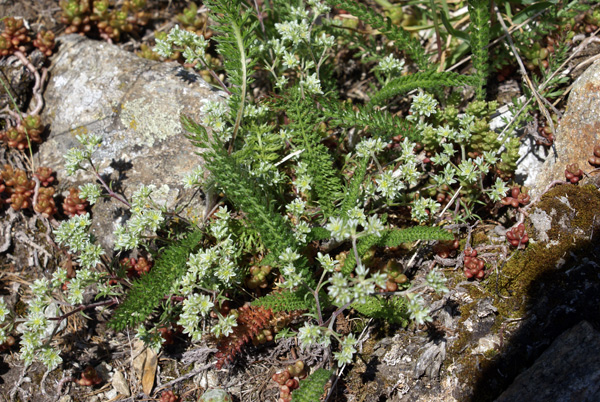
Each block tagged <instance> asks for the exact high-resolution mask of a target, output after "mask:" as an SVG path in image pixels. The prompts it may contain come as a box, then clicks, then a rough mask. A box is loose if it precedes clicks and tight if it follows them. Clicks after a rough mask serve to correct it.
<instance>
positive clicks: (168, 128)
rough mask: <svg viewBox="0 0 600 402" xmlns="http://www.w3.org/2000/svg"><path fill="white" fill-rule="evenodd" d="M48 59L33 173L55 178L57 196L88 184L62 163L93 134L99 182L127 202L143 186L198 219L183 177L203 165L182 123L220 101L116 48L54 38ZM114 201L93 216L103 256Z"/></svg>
mask: <svg viewBox="0 0 600 402" xmlns="http://www.w3.org/2000/svg"><path fill="white" fill-rule="evenodd" d="M59 43H60V44H59V51H58V53H57V54H56V55H55V56H54V57H53V58H52V64H51V66H50V69H49V70H50V79H49V82H48V85H47V88H46V91H45V93H44V98H45V101H46V108H45V110H44V115H43V121H44V122H48V123H49V124H50V127H49V131H50V134H49V138H48V139H47V140H46V141H45V142H44V143H43V144H42V145H41V147H40V150H39V153H38V155H37V158H38V160H37V161H36V162H37V164H38V165H41V166H49V167H52V168H53V169H54V170H55V171H56V172H57V176H58V177H57V178H58V180H59V183H60V190H61V191H62V192H63V194H65V193H66V190H67V188H68V187H71V186H78V185H80V184H84V183H87V182H94V181H96V178H95V177H94V174H93V172H91V171H87V172H79V173H77V174H76V175H74V176H67V174H66V172H65V170H64V159H63V156H64V155H65V154H66V152H67V150H69V148H72V147H77V146H79V143H78V141H77V139H76V135H78V134H92V133H93V134H97V135H100V136H101V137H102V139H103V141H102V144H101V146H100V147H98V148H97V150H96V151H95V153H94V154H93V157H92V158H93V162H94V165H95V167H96V168H97V169H98V171H99V172H100V174H101V175H102V177H103V178H104V179H105V180H106V181H107V182H109V181H112V185H113V188H114V189H115V190H116V191H117V192H118V193H120V194H123V195H124V196H125V197H126V198H129V197H131V195H132V194H133V192H134V191H135V190H136V189H138V188H139V186H140V185H141V184H145V185H155V186H157V188H158V189H159V190H160V191H158V192H157V194H155V195H154V196H153V199H154V200H155V201H158V202H159V203H160V202H165V203H166V205H167V206H168V208H170V209H173V208H175V207H177V206H179V205H182V203H184V202H185V203H186V205H188V206H190V205H191V206H192V207H188V208H187V209H186V211H185V213H186V214H187V216H188V217H191V218H192V219H195V218H198V217H199V216H201V215H202V213H203V212H204V207H203V204H202V200H200V199H196V200H191V197H192V196H193V192H191V191H190V190H184V188H183V184H182V177H183V176H185V175H186V174H187V173H188V172H190V171H191V170H192V169H193V168H195V167H196V166H197V165H198V164H199V163H201V159H200V157H199V156H198V155H197V154H196V152H197V151H198V149H197V148H194V147H193V146H191V144H190V142H189V140H187V139H186V138H185V136H184V134H185V133H184V130H183V129H182V126H181V124H180V120H179V118H180V115H181V114H186V115H189V116H191V117H192V118H193V119H195V120H196V121H199V120H201V112H200V110H201V107H202V105H203V104H204V102H206V101H209V100H210V101H218V100H222V99H223V98H222V93H221V92H218V91H215V90H213V89H211V87H210V86H209V85H208V84H207V83H206V82H205V81H203V80H202V79H201V78H200V76H199V75H198V74H195V73H194V72H190V71H187V70H185V69H184V68H182V67H181V66H180V65H178V64H176V63H160V62H156V61H151V60H146V59H143V58H140V57H138V56H136V55H134V54H132V53H129V52H126V51H124V50H122V49H120V48H119V47H117V46H114V45H111V44H108V43H104V42H97V41H92V40H89V39H85V38H83V37H81V36H77V35H69V36H63V37H61V38H60V42H59ZM123 207H124V205H122V204H121V203H119V202H117V201H116V200H114V199H111V200H110V201H104V202H102V201H100V202H99V203H98V204H97V205H96V206H94V208H93V218H94V226H93V228H92V230H93V233H94V235H95V236H96V238H97V239H98V240H99V241H100V242H101V244H102V245H103V246H105V248H108V250H107V251H110V248H111V246H112V245H113V244H114V238H113V236H112V232H113V230H114V227H115V223H116V222H120V223H123V220H124V219H123V218H122V217H126V216H127V210H126V208H123Z"/></svg>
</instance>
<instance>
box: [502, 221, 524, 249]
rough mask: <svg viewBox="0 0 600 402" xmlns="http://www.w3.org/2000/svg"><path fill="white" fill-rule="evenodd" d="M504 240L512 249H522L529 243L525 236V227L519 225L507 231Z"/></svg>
mask: <svg viewBox="0 0 600 402" xmlns="http://www.w3.org/2000/svg"><path fill="white" fill-rule="evenodd" d="M506 240H508V242H509V243H510V244H511V246H513V247H522V248H524V247H525V245H526V244H527V242H528V241H529V236H528V235H527V232H525V226H524V225H523V224H522V223H521V224H519V225H518V226H516V227H514V228H512V229H511V230H509V231H507V232H506Z"/></svg>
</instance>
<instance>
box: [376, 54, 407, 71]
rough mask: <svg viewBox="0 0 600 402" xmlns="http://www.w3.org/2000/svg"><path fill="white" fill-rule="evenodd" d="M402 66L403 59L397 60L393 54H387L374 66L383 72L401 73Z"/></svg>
mask: <svg viewBox="0 0 600 402" xmlns="http://www.w3.org/2000/svg"><path fill="white" fill-rule="evenodd" d="M403 68H404V60H398V59H397V58H395V57H394V55H393V54H389V55H387V56H386V57H384V58H383V59H381V61H380V62H379V64H378V65H377V67H375V70H376V71H381V72H382V73H384V74H393V73H401V72H402V69H403Z"/></svg>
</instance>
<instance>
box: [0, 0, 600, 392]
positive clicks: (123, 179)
mask: <svg viewBox="0 0 600 402" xmlns="http://www.w3.org/2000/svg"><path fill="white" fill-rule="evenodd" d="M7 3H10V4H7ZM151 3H152V12H153V13H154V15H153V17H154V18H155V20H156V21H157V22H156V24H157V26H158V27H159V28H161V27H162V28H161V29H164V27H165V26H168V25H169V24H172V19H173V16H174V15H175V14H176V13H177V12H179V11H180V10H181V9H182V6H183V3H185V2H177V1H155V2H151ZM40 10H44V11H40ZM0 15H14V16H21V17H24V18H25V19H27V20H28V21H29V22H30V24H31V25H34V24H41V25H44V26H45V27H46V28H49V29H53V30H55V31H56V32H60V30H61V27H60V23H59V22H58V21H59V15H60V8H59V7H58V2H57V1H52V0H43V1H41V2H37V1H36V2H33V1H31V2H29V1H25V0H22V1H17V2H0ZM148 38H149V37H137V38H136V37H133V38H131V39H130V40H129V41H127V42H125V43H123V44H118V45H113V44H108V43H106V42H101V41H93V40H90V39H85V38H83V37H80V36H76V35H71V36H63V37H61V38H60V39H59V48H58V51H57V52H56V54H55V55H54V56H52V58H51V59H50V65H49V78H48V82H47V84H46V87H45V90H44V99H45V108H44V110H43V118H44V121H47V122H48V125H49V126H48V135H47V139H46V140H45V141H44V143H43V144H42V145H41V146H40V147H39V150H38V151H37V153H36V154H35V156H34V160H35V163H36V164H43V165H46V166H49V167H52V168H53V169H54V170H55V171H56V172H57V180H58V182H59V193H61V194H63V193H64V192H65V191H66V190H67V188H68V187H70V186H72V185H75V184H81V183H84V182H85V181H86V180H89V177H86V176H83V175H81V176H76V177H74V178H67V176H66V174H65V171H64V167H63V166H62V157H61V155H62V154H64V153H65V151H66V149H68V148H70V147H71V146H73V145H74V143H75V139H74V135H75V134H78V133H83V132H97V133H102V134H103V136H105V138H110V141H109V143H110V144H111V146H110V147H107V148H106V149H104V150H103V151H102V152H103V153H102V152H101V153H100V154H99V155H98V156H97V158H98V159H97V164H98V167H99V168H100V170H101V171H105V172H107V178H110V179H112V180H115V182H116V183H118V184H119V188H118V190H119V191H120V192H121V193H123V194H125V195H126V196H129V195H130V194H131V192H132V191H133V189H134V188H135V186H136V185H137V184H138V183H140V182H143V183H155V184H167V185H168V187H165V191H164V192H163V194H162V195H163V197H164V200H165V201H167V202H168V203H172V205H176V204H177V205H185V206H186V208H185V214H186V216H187V217H188V218H189V219H190V220H193V219H199V217H201V216H202V214H203V212H204V209H205V205H206V204H209V202H208V201H207V200H205V199H204V198H202V197H201V196H200V195H199V194H195V193H189V192H187V191H185V190H184V189H183V187H182V186H181V185H180V184H179V182H180V174H183V172H186V171H188V170H189V169H190V167H192V166H194V165H195V163H196V161H197V160H196V155H195V154H194V152H193V149H190V147H189V146H188V145H186V144H187V143H186V142H185V140H184V139H183V130H182V129H181V127H180V125H179V122H178V120H177V116H178V115H179V114H180V113H181V112H185V113H189V114H191V115H192V116H193V115H194V113H198V104H199V102H201V101H202V100H203V99H207V98H211V99H215V100H216V99H221V97H222V94H221V93H219V92H217V91H214V90H212V89H211V88H210V87H209V86H208V85H207V84H206V83H204V82H203V81H202V80H201V79H200V77H199V76H198V75H197V74H195V73H191V72H187V71H186V70H185V69H184V68H183V67H181V66H179V65H178V64H176V63H160V62H155V61H151V60H147V59H142V58H139V57H137V56H135V55H133V53H131V52H132V51H133V50H139V48H140V45H141V44H142V43H144V42H147V41H148ZM587 46H588V48H587V50H586V52H587V53H585V57H584V58H583V59H581V60H580V61H579V63H585V62H586V61H588V60H591V59H593V58H594V56H595V54H596V53H597V52H598V50H597V48H596V44H594V43H588V44H587ZM583 54H584V53H582V55H583ZM592 61H593V60H592ZM575 69H576V65H574V66H573V67H572V70H575ZM581 70H582V71H583V70H585V72H584V73H583V75H581V76H580V77H579V78H578V80H577V81H576V82H575V84H574V86H573V88H572V90H571V91H570V94H569V103H568V106H567V107H566V108H565V111H564V113H565V114H564V116H563V118H562V119H561V122H560V125H559V127H558V133H557V138H556V141H555V144H554V148H553V149H551V150H548V149H545V150H542V149H541V148H534V147H527V144H526V143H525V145H524V146H523V149H522V153H523V155H524V157H523V163H522V166H521V167H520V169H521V171H522V172H524V173H523V174H522V178H523V180H525V179H529V182H528V183H527V185H528V187H530V188H531V189H532V190H531V192H530V194H531V196H532V202H531V203H530V204H529V205H528V206H527V207H524V212H525V214H524V216H526V218H525V220H524V225H525V229H526V231H527V233H528V234H529V237H530V239H531V240H530V244H529V245H528V247H527V248H525V249H524V250H517V251H515V250H514V249H511V248H509V247H507V246H506V241H505V237H504V236H505V232H506V228H505V227H504V226H503V223H506V222H497V221H483V222H479V223H478V224H477V225H475V226H471V227H469V228H468V229H467V232H468V233H469V237H468V239H466V240H464V241H463V243H464V242H468V243H469V244H470V245H471V246H473V247H475V246H477V247H478V249H479V250H480V255H479V257H480V258H485V259H486V261H487V262H488V263H490V265H491V266H492V268H491V269H490V270H489V273H488V275H487V277H486V279H485V280H484V281H468V280H466V278H465V277H464V274H463V272H462V269H461V268H460V267H462V263H463V261H462V260H461V259H459V258H451V257H449V258H445V259H443V260H441V259H439V258H438V260H437V262H438V263H439V264H441V265H443V266H445V274H446V276H447V277H449V278H450V280H449V283H448V287H449V288H450V289H451V291H450V292H449V293H448V294H446V295H445V296H444V297H442V298H438V299H435V298H433V299H432V300H431V302H432V311H433V314H432V317H433V318H434V321H433V322H432V323H429V324H427V325H423V326H415V325H410V326H409V327H408V328H402V327H397V326H394V325H391V324H387V323H382V322H374V321H368V322H366V325H365V326H364V329H363V331H362V339H363V340H364V342H363V344H362V348H361V350H360V351H359V354H358V356H357V357H356V359H355V363H354V364H353V365H352V366H350V367H347V368H346V370H345V372H344V373H340V375H339V376H338V380H337V381H336V382H335V384H332V385H331V387H330V388H331V392H330V399H329V400H330V401H340V402H341V401H348V402H355V401H356V402H359V401H360V402H362V401H365V402H375V401H407V402H408V401H411V402H412V401H461V402H462V401H490V400H497V401H502V402H507V401H521V400H532V401H555V400H565V401H570V400H571V401H575V400H576V401H596V400H598V399H599V398H600V385H599V384H600V381H598V379H599V378H600V363H599V362H600V359H599V358H598V357H599V356H598V353H600V352H599V351H600V333H599V332H598V330H599V329H600V310H599V309H598V306H599V305H600V275H598V272H599V269H600V266H599V264H600V246H599V244H600V243H599V242H598V237H599V236H600V192H599V190H598V187H599V182H600V181H599V180H598V176H597V172H596V173H593V172H590V174H589V175H587V177H586V178H585V179H584V180H582V181H581V182H579V183H578V184H577V185H574V184H567V183H563V182H557V181H563V180H564V179H565V177H564V170H565V166H566V165H567V164H572V163H578V164H579V166H587V167H589V165H587V159H588V158H589V156H590V150H591V149H593V147H594V146H595V145H596V144H598V143H600V134H599V132H600V131H599V130H598V127H600V63H599V62H595V63H588V64H587V65H586V67H585V68H584V69H581ZM579 75H580V74H579V73H578V76H579ZM573 78H574V77H573ZM502 93H503V91H502V90H500V96H501V95H502ZM157 99H160V103H159V104H156V103H155V102H158V101H157ZM526 154H527V155H546V154H547V155H548V156H547V157H544V158H527V157H526V156H525V155H526ZM540 159H545V161H544V160H540ZM0 160H1V161H2V163H3V164H4V163H5V162H10V163H13V164H15V165H16V166H19V164H20V166H24V163H25V162H24V161H23V158H21V157H20V156H19V155H17V154H15V153H11V152H8V151H7V150H6V149H5V148H2V149H0ZM525 161H527V163H525ZM525 165H526V166H525ZM591 170H592V169H587V170H586V172H587V171H591ZM532 172H533V173H535V180H531V178H530V177H529V174H530V173H532ZM93 212H94V217H95V226H94V227H93V231H94V234H95V235H96V236H97V238H98V240H99V241H100V242H101V243H102V244H103V245H104V246H105V247H108V248H110V247H111V245H112V244H113V243H114V239H112V238H111V232H112V230H111V227H110V225H111V222H112V221H113V220H114V219H119V218H120V217H122V216H123V214H124V211H123V210H122V209H120V208H119V206H118V203H116V202H107V203H104V204H100V205H98V206H96V207H94V210H93ZM50 224H51V222H50V223H49V222H48V220H44V219H42V218H40V217H39V216H38V215H36V214H29V215H28V214H23V213H19V212H14V211H12V210H11V209H10V208H8V209H4V210H3V211H2V217H1V220H0V243H1V244H0V252H2V254H1V256H0V264H1V265H0V268H1V274H0V275H1V276H0V280H1V287H0V289H1V293H2V295H3V297H4V298H5V301H6V302H7V304H9V305H11V306H14V307H15V308H16V309H19V308H21V309H23V308H24V302H23V300H26V299H27V296H28V294H27V292H28V286H26V285H28V284H30V283H31V282H32V281H33V280H34V279H36V278H38V277H40V276H41V275H44V274H47V273H49V272H52V271H53V269H54V268H55V267H56V266H58V265H59V264H68V263H69V259H68V256H66V255H65V253H64V252H62V251H61V250H60V249H59V248H58V247H57V246H56V244H55V243H54V241H53V240H52V239H51V235H50V226H49V225H50ZM461 248H462V247H461ZM482 252H483V253H482ZM435 258H436V257H434V256H433V253H432V250H431V247H423V248H422V249H420V251H419V252H418V253H417V255H416V257H415V259H414V262H413V263H412V267H413V268H412V271H413V272H412V273H413V274H414V275H415V276H418V275H419V274H420V272H422V271H423V270H424V268H425V267H427V266H429V265H430V264H431V262H432V261H435ZM88 315H89V319H87V320H84V319H83V318H82V317H80V316H78V315H76V314H75V315H72V316H70V317H69V319H68V320H66V326H65V327H64V328H62V329H61V330H62V334H63V335H62V338H61V350H62V352H63V359H64V360H65V361H66V362H68V364H64V365H63V366H62V367H60V368H59V369H57V370H54V371H53V372H51V373H50V374H45V371H44V369H43V367H42V366H41V365H37V364H34V365H33V366H32V367H30V368H29V369H28V370H26V371H24V370H23V364H22V362H20V361H19V359H18V348H17V347H13V348H8V349H7V350H5V351H3V352H2V354H1V355H0V400H7V401H8V400H21V401H26V400H29V401H55V400H60V401H61V402H68V401H116V400H158V398H159V397H160V395H161V391H163V390H170V389H173V390H174V391H175V392H176V393H177V394H178V395H179V396H180V397H181V398H182V400H184V401H196V400H198V398H199V397H200V396H201V395H202V394H203V392H204V391H205V390H206V389H209V388H216V387H220V388H223V389H225V390H227V391H228V392H229V393H230V394H231V396H232V397H233V400H237V401H271V400H273V401H274V400H276V399H277V397H278V393H279V388H278V387H279V386H278V385H277V384H276V383H275V382H273V381H271V376H272V375H273V374H274V373H275V372H276V371H278V370H280V369H281V368H282V367H283V366H284V365H285V363H286V362H285V360H286V359H289V358H290V357H289V356H290V354H291V356H295V355H299V356H300V357H302V358H303V360H304V361H305V362H306V364H307V365H312V366H317V365H319V364H322V360H321V359H320V357H319V356H320V355H319V354H318V353H316V352H317V351H311V350H308V351H301V350H300V349H299V348H297V345H296V344H295V343H294V342H293V339H292V340H289V341H283V342H280V343H278V344H277V345H272V344H267V345H266V346H260V347H249V348H247V349H246V350H245V351H244V353H243V354H242V355H241V356H240V358H239V359H238V360H236V361H235V363H234V364H233V365H231V366H228V367H225V368H223V369H221V370H217V369H216V368H215V367H214V358H213V354H214V352H215V349H214V345H213V344H210V343H207V344H204V345H199V346H198V345H195V346H192V345H190V344H189V343H188V342H187V341H186V340H185V339H183V338H181V337H179V338H176V339H175V343H174V344H173V345H169V346H167V347H165V348H164V350H163V351H162V352H161V353H160V354H159V355H155V354H153V353H152V352H151V351H150V350H148V349H145V348H143V345H142V344H141V343H140V342H138V341H135V340H134V338H133V333H128V332H123V333H114V332H112V331H110V330H108V329H107V328H106V325H105V323H106V320H107V318H108V316H109V314H107V312H105V311H103V310H102V309H100V308H98V309H96V310H92V311H89V312H88ZM342 324H343V322H342ZM347 325H351V324H350V323H347ZM285 356H288V357H287V358H286V357H285ZM87 366H93V367H95V369H96V371H97V372H98V374H99V376H100V378H101V382H100V383H99V384H97V385H95V386H93V387H84V386H81V385H77V384H75V383H74V381H72V380H74V379H77V377H78V376H79V375H80V374H81V372H82V371H83V370H84V369H85V368H86V367H87Z"/></svg>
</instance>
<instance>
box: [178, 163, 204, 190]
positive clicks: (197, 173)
mask: <svg viewBox="0 0 600 402" xmlns="http://www.w3.org/2000/svg"><path fill="white" fill-rule="evenodd" d="M203 182H204V168H203V167H202V166H196V167H195V168H194V169H193V170H192V171H191V172H190V173H188V174H187V175H185V176H184V178H183V187H184V188H194V187H198V186H201V185H202V183H203Z"/></svg>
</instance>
